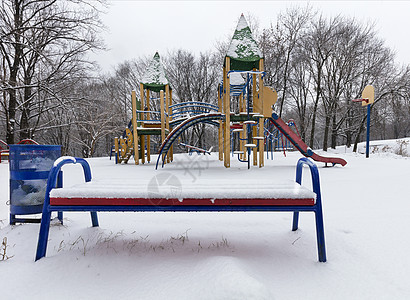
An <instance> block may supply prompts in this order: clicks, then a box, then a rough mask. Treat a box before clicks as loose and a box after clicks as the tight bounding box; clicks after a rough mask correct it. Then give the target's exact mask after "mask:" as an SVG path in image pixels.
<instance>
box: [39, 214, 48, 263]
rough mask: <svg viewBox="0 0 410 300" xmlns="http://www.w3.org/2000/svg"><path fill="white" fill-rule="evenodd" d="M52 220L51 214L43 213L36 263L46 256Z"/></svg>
mask: <svg viewBox="0 0 410 300" xmlns="http://www.w3.org/2000/svg"><path fill="white" fill-rule="evenodd" d="M50 220H51V212H49V211H48V212H43V215H42V217H41V225H40V233H39V235H38V244H37V253H36V261H37V260H39V259H40V258H43V257H44V256H46V251H47V242H48V233H49V230H50Z"/></svg>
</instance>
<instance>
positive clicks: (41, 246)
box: [35, 157, 326, 262]
mask: <svg viewBox="0 0 410 300" xmlns="http://www.w3.org/2000/svg"><path fill="white" fill-rule="evenodd" d="M76 163H79V164H81V166H82V167H83V171H84V177H85V181H86V182H89V181H91V169H90V166H89V164H88V162H87V161H86V160H84V159H82V158H74V157H71V158H64V159H61V160H59V161H58V163H56V164H55V165H54V167H53V168H52V169H51V170H50V174H49V177H48V182H47V190H46V195H45V200H44V206H43V213H42V219H41V225H40V232H39V237H38V245H37V252H36V258H35V260H36V261H37V260H39V259H41V258H42V257H44V256H45V255H46V251H47V241H48V235H49V229H50V221H51V213H52V212H53V211H57V212H63V211H89V212H90V213H91V223H92V226H93V227H97V226H99V224H98V217H97V212H98V211H115V212H118V211H136V212H141V211H163V212H167V211H195V212H199V211H201V212H202V211H208V212H209V211H230V212H233V211H261V212H266V211H292V212H293V224H292V230H293V231H296V230H297V229H298V223H299V212H309V211H310V212H314V213H315V219H316V239H317V248H318V258H319V261H320V262H326V249H325V236H324V226H323V213H322V199H321V192H320V182H319V172H318V169H317V166H316V165H315V164H314V163H313V162H312V161H311V160H309V159H307V158H301V159H299V161H298V163H297V166H296V182H297V183H299V184H301V182H302V170H303V165H307V166H309V169H310V173H311V177H312V186H313V192H314V193H315V194H316V201H315V203H314V204H313V205H283V204H282V205H259V206H255V205H167V206H158V205H103V206H100V205H51V204H50V191H51V190H52V189H53V188H55V187H56V186H57V184H58V182H62V181H61V168H62V167H63V166H64V165H66V164H76ZM59 186H60V187H61V184H59ZM275 200H277V199H275ZM287 200H288V199H287Z"/></svg>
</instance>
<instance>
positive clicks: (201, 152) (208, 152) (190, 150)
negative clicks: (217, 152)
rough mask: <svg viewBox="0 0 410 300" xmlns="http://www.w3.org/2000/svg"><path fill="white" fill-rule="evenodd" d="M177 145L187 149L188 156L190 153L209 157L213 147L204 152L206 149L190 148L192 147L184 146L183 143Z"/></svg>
mask: <svg viewBox="0 0 410 300" xmlns="http://www.w3.org/2000/svg"><path fill="white" fill-rule="evenodd" d="M179 145H181V146H183V147H186V148H187V149H188V153H189V155H192V153H194V152H195V153H197V154H204V155H205V154H209V155H211V151H212V148H213V147H211V148H210V149H209V150H206V149H202V148H199V147H195V146H192V145H188V144H185V143H179Z"/></svg>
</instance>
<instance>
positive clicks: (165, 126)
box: [115, 15, 346, 168]
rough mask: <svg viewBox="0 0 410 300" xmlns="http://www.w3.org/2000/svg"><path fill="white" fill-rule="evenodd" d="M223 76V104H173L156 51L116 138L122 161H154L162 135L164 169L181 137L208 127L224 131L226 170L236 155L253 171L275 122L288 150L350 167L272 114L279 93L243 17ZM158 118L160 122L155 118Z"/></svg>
mask: <svg viewBox="0 0 410 300" xmlns="http://www.w3.org/2000/svg"><path fill="white" fill-rule="evenodd" d="M222 73H223V78H222V82H221V83H220V85H219V87H218V105H217V106H216V105H212V104H209V103H204V102H200V101H190V102H182V103H178V104H172V89H171V88H170V85H169V82H168V79H167V78H166V76H165V72H164V68H163V66H162V64H161V61H160V57H159V54H158V53H156V54H155V55H154V58H153V60H152V62H151V64H150V65H149V66H148V68H147V70H146V72H145V74H144V76H143V79H142V80H141V83H140V101H138V100H137V97H136V92H135V91H132V95H131V100H132V119H131V121H130V122H129V124H128V127H127V128H126V130H125V131H124V133H123V135H122V136H121V137H120V138H115V153H116V163H122V162H124V163H127V162H128V160H129V158H130V157H131V156H132V155H134V160H135V164H139V162H140V160H141V162H142V163H145V158H146V159H147V161H148V162H150V160H151V158H150V156H151V140H150V136H151V135H159V136H160V142H161V146H160V147H159V149H158V151H157V153H158V157H157V162H156V168H158V165H159V163H160V161H161V160H162V166H164V164H165V163H169V162H171V161H173V143H174V142H175V141H177V140H178V137H180V136H181V134H183V133H184V132H185V131H186V130H188V129H189V128H191V127H192V126H194V125H196V124H200V123H206V124H210V125H214V126H216V127H218V158H219V160H220V161H223V162H224V166H225V167H226V168H229V167H230V158H231V153H232V154H234V155H237V157H238V160H239V161H241V162H245V163H247V164H248V168H250V166H251V165H254V166H259V167H263V166H264V152H265V145H267V146H268V142H269V143H270V144H272V140H273V139H274V136H273V135H272V134H270V133H269V134H267V132H266V129H267V128H266V126H267V125H268V126H271V125H272V124H273V126H275V127H276V128H277V133H278V134H277V135H276V138H277V137H278V136H279V137H280V139H281V140H282V148H283V149H282V150H285V148H288V146H290V144H292V145H293V146H294V147H295V148H296V149H297V150H299V151H300V152H301V153H302V154H303V155H305V156H307V157H311V158H312V159H314V160H317V161H321V162H325V163H326V164H327V163H331V164H332V165H335V164H338V163H339V164H341V165H345V164H346V162H345V161H344V160H342V159H338V158H324V157H322V156H319V155H317V154H315V153H313V151H312V150H311V149H309V148H308V147H307V145H306V144H305V143H304V142H303V141H302V140H301V139H300V137H299V136H298V135H297V134H295V133H294V132H293V131H292V129H291V127H292V126H293V125H294V122H293V123H292V124H293V125H292V124H291V123H289V124H286V123H285V122H283V121H282V120H281V119H280V118H279V117H278V115H276V114H275V113H274V112H273V111H272V110H273V105H274V104H275V103H276V101H277V98H278V96H277V93H276V91H275V90H273V89H272V88H270V87H267V86H264V82H263V79H264V76H265V72H264V59H263V56H262V53H261V51H260V50H259V48H258V46H257V43H256V41H255V40H254V39H253V37H252V32H251V30H250V28H249V26H248V24H247V22H246V20H245V18H244V16H243V15H241V17H240V20H239V22H238V25H237V27H236V30H235V32H234V35H233V37H232V40H231V44H230V46H229V49H228V51H227V54H226V56H225V59H224V64H223V72H222ZM151 92H157V93H159V97H157V98H154V97H151ZM150 101H159V108H160V110H159V111H152V110H150V107H151V106H150ZM157 106H158V104H157ZM155 115H159V118H158V117H157V118H156V119H155V117H154V116H155ZM288 125H289V126H288ZM134 128H135V129H136V130H134ZM268 132H269V130H268ZM285 141H286V147H285V144H284V142H285ZM289 143H290V144H289ZM235 148H236V149H235ZM271 154H272V156H273V149H272V147H271Z"/></svg>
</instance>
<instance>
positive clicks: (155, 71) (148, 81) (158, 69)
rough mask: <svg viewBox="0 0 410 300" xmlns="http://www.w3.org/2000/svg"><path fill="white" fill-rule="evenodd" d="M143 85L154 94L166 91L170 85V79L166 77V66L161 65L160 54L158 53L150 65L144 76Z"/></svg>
mask: <svg viewBox="0 0 410 300" xmlns="http://www.w3.org/2000/svg"><path fill="white" fill-rule="evenodd" d="M141 83H142V84H143V85H144V87H145V88H147V89H149V90H152V91H154V92H159V91H160V90H164V89H165V86H166V85H167V84H168V79H167V77H166V75H165V71H164V66H163V65H162V63H161V59H160V56H159V53H158V52H156V53H155V55H154V57H153V58H152V60H151V62H150V64H149V65H148V67H147V69H146V71H145V73H144V75H143V76H142V79H141Z"/></svg>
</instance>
